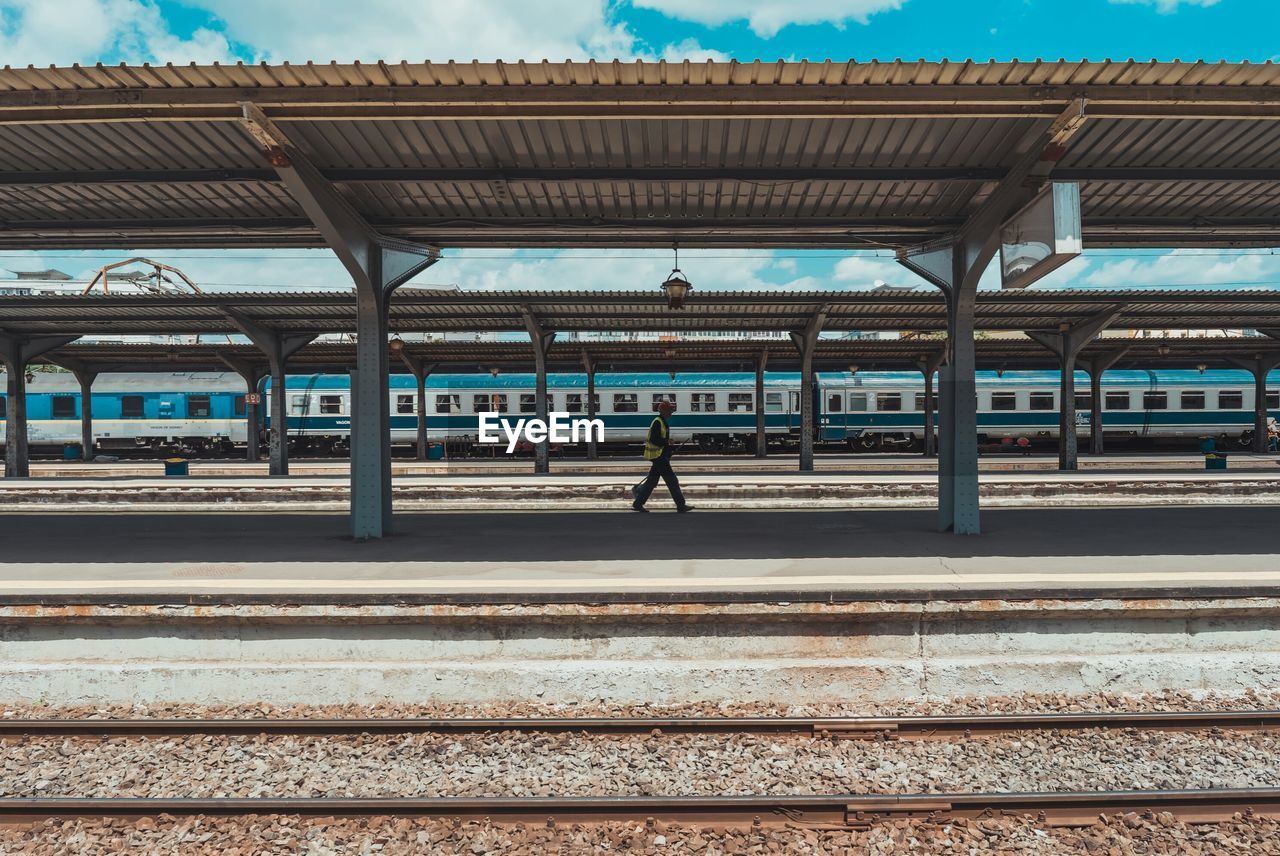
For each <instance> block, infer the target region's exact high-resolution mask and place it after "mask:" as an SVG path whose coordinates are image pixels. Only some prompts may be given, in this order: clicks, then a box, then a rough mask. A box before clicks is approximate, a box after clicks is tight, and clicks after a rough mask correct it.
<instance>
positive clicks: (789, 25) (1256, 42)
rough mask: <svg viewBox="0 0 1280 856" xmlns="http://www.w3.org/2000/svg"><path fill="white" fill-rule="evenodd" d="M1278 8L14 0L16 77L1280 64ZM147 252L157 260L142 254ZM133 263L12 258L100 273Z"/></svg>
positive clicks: (889, 0) (498, 283)
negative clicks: (826, 65) (963, 62)
mask: <svg viewBox="0 0 1280 856" xmlns="http://www.w3.org/2000/svg"><path fill="white" fill-rule="evenodd" d="M1278 25H1280V0H988V2H963V0H805V1H804V2H795V0H732V2H726V0H626V2H606V0H534V2H529V0H447V2H442V0H426V2H410V1H409V0H362V2H359V3H352V2H351V0H309V2H286V1H285V0H181V2H180V1H179V0H158V2H152V0H0V57H3V58H4V61H5V62H7V63H9V64H11V65H25V64H36V65H47V64H58V65H68V64H70V63H73V62H80V63H93V62H97V61H102V62H120V61H127V62H143V61H149V62H175V63H185V62H192V61H194V62H212V61H215V60H216V61H222V62H234V61H236V60H243V61H246V62H257V61H272V62H275V61H283V60H289V61H293V62H305V61H307V60H315V61H317V62H327V61H329V60H338V61H351V60H355V59H360V60H375V59H387V60H395V61H398V60H401V59H407V60H422V59H431V60H435V61H442V60H448V59H456V60H463V61H469V60H471V59H473V58H475V59H480V60H492V59H498V58H501V59H507V60H514V59H521V58H523V59H530V60H541V59H543V58H546V59H551V60H561V59H565V58H570V57H571V58H575V59H580V58H587V57H594V58H597V59H613V58H622V59H634V58H637V57H639V58H645V59H658V58H663V59H668V60H677V59H683V58H689V59H693V60H698V59H706V58H715V59H727V58H734V59H738V60H741V61H749V60H753V59H762V60H775V59H779V58H782V59H811V60H823V59H832V60H838V61H844V60H847V59H850V58H853V59H856V60H860V61H866V60H871V59H877V60H882V61H891V60H894V59H899V58H901V59H906V60H914V59H918V58H924V59H930V60H937V59H943V58H947V59H952V60H960V59H977V60H986V59H989V58H994V59H1002V60H1004V59H1012V58H1018V59H1022V60H1030V59H1036V58H1041V59H1046V60H1051V59H1054V60H1056V59H1058V58H1068V59H1081V58H1087V59H1104V58H1110V59H1128V58H1135V59H1139V60H1146V59H1152V58H1155V59H1161V60H1173V59H1181V60H1184V61H1194V60H1197V59H1204V60H1214V61H1216V60H1228V61H1241V60H1247V61H1250V62H1265V61H1277V60H1280V38H1277V35H1276V34H1277V33H1278V32H1280V26H1278ZM142 249H145V248H142ZM147 254H148V255H152V256H153V257H156V258H160V259H162V260H165V261H169V262H171V263H175V264H178V265H179V266H181V267H182V268H183V269H184V270H186V271H187V272H188V273H189V274H190V275H191V276H192V278H194V279H195V280H196V281H197V282H200V283H202V284H205V285H206V286H207V287H210V288H235V287H250V286H275V287H290V286H292V287H330V286H340V285H344V284H346V279H345V277H344V275H343V273H342V270H341V268H340V267H339V266H338V265H337V264H336V262H334V261H333V259H332V257H331V256H329V255H328V254H327V253H325V252H322V251H317V252H306V251H298V250H290V251H281V252H277V253H267V252H265V251H261V250H256V251H246V252H240V253H230V252H228V253H213V252H211V251H209V250H201V251H198V252H185V253H184V252H174V251H154V252H148V253H147ZM681 256H682V258H681V262H682V264H681V266H682V268H683V269H684V270H685V272H686V273H688V275H689V276H690V277H691V278H692V279H693V280H694V281H695V283H696V284H698V285H700V286H702V287H706V288H712V287H714V288H763V287H781V286H788V287H795V288H865V287H869V286H871V285H873V284H874V283H875V282H877V281H887V282H893V283H899V284H907V283H911V282H913V279H912V277H910V275H908V274H907V273H906V272H905V271H904V270H903V269H901V268H900V267H898V266H897V265H896V264H895V263H894V262H893V260H892V259H891V258H888V257H886V256H885V255H884V254H853V253H848V254H840V253H834V252H830V251H827V252H821V253H799V252H795V251H787V252H755V253H745V252H742V251H724V250H720V251H704V252H697V251H690V252H687V253H682V254H681ZM121 257H122V254H120V253H68V252H60V253H43V254H39V253H16V254H15V253H0V268H22V269H32V268H36V267H56V268H59V269H62V270H65V271H67V272H68V273H71V274H73V275H76V276H83V275H86V274H87V273H88V272H90V271H92V270H93V269H95V268H96V267H97V266H99V265H100V264H102V263H103V262H104V261H113V260H117V259H119V258H121ZM669 269H670V259H669V253H666V252H653V253H637V251H633V250H632V251H618V252H604V253H602V252H599V251H592V252H587V251H582V250H576V251H564V252H558V253H557V252H551V251H545V250H544V251H536V252H524V253H519V252H516V253H512V252H501V251H486V252H481V251H472V252H469V253H459V252H449V253H447V258H446V260H445V261H444V262H442V263H441V264H439V265H437V266H436V267H435V268H433V269H432V270H430V271H428V272H427V273H426V274H424V275H423V276H422V277H421V278H420V282H422V283H441V284H444V283H449V284H454V283H456V284H460V285H463V286H470V287H528V288H539V287H558V286H562V285H563V283H564V282H566V281H568V282H575V283H581V284H582V285H583V287H593V286H594V287H602V288H605V287H607V288H650V287H653V286H654V285H655V284H656V283H657V282H660V281H661V279H662V278H663V277H664V275H665V273H666V272H667V271H668V270H669ZM1277 284H1280V255H1277V254H1276V253H1274V252H1270V251H1265V250H1264V251H1258V250H1249V251H1242V252H1240V253H1229V252H1224V251H1218V250H1214V251H1181V252H1178V253H1153V252H1152V251H1150V250H1141V251H1132V252H1123V251H1116V252H1097V253H1086V255H1085V256H1084V257H1082V258H1080V259H1077V260H1076V261H1074V262H1072V263H1070V264H1069V265H1067V266H1066V267H1064V268H1062V269H1061V270H1060V271H1058V272H1056V273H1055V274H1054V275H1052V277H1051V278H1050V279H1049V280H1047V281H1045V282H1043V283H1041V284H1040V285H1038V286H1037V287H1061V286H1064V285H1071V286H1077V287H1087V288H1121V287H1128V286H1137V285H1149V286H1157V285H1158V286H1174V285H1178V286H1189V287H1196V286H1202V287H1272V286H1276V285H1277Z"/></svg>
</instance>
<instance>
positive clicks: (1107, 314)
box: [1027, 306, 1124, 471]
mask: <svg viewBox="0 0 1280 856" xmlns="http://www.w3.org/2000/svg"><path fill="white" fill-rule="evenodd" d="M1123 308H1124V307H1122V306H1113V307H1110V308H1109V309H1106V310H1104V311H1103V312H1100V313H1098V314H1097V315H1095V316H1094V317H1092V318H1090V319H1089V320H1088V321H1082V322H1080V323H1079V324H1075V325H1070V324H1060V325H1059V326H1058V332H1056V333H1048V332H1045V331H1043V330H1028V331H1027V336H1028V337H1029V338H1030V339H1032V340H1034V341H1036V342H1039V343H1040V344H1041V345H1043V346H1044V347H1046V348H1048V349H1049V350H1050V351H1053V353H1055V354H1056V355H1057V356H1058V371H1059V381H1058V469H1059V470H1063V471H1071V470H1078V469H1080V460H1079V453H1080V441H1079V438H1078V437H1077V434H1076V357H1077V356H1078V355H1079V353H1080V349H1081V348H1083V347H1084V346H1085V345H1087V344H1089V343H1090V342H1092V341H1093V339H1094V338H1095V337H1096V336H1097V335H1098V334H1099V333H1101V332H1102V331H1103V330H1105V329H1106V328H1107V326H1108V325H1109V324H1111V322H1112V321H1115V320H1116V318H1117V317H1118V316H1119V315H1120V311H1121V310H1122V309H1123Z"/></svg>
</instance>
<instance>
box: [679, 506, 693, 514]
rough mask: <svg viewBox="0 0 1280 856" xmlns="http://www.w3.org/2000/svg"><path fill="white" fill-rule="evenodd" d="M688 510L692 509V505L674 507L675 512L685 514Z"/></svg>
mask: <svg viewBox="0 0 1280 856" xmlns="http://www.w3.org/2000/svg"><path fill="white" fill-rule="evenodd" d="M690 511H693V506H692V505H688V504H685V505H682V506H680V507H679V508H677V509H676V513H677V514H687V513H688V512H690Z"/></svg>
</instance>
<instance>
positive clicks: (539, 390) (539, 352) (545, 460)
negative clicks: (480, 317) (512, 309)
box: [521, 306, 556, 473]
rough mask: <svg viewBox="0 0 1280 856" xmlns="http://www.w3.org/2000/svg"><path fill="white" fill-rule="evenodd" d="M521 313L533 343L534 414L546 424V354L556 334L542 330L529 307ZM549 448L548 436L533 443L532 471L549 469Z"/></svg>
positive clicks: (543, 471) (548, 470)
mask: <svg viewBox="0 0 1280 856" xmlns="http://www.w3.org/2000/svg"><path fill="white" fill-rule="evenodd" d="M521 314H522V315H523V316H524V326H525V330H527V331H528V333H529V341H530V342H531V343H532V344H533V370H534V391H533V408H534V415H535V416H536V417H537V418H538V420H539V421H540V422H542V424H543V425H546V424H547V421H548V414H547V355H548V354H549V353H550V351H551V343H552V342H554V341H555V340H556V334H555V331H554V330H544V329H543V328H542V325H541V324H540V323H539V322H538V319H537V318H535V317H534V315H533V313H532V312H531V311H530V310H529V307H527V306H526V307H524V309H523V310H522V312H521ZM550 450H551V438H550V437H543V438H542V440H541V441H540V442H538V443H535V444H534V447H533V471H534V472H535V473H546V472H550V471H551V461H550Z"/></svg>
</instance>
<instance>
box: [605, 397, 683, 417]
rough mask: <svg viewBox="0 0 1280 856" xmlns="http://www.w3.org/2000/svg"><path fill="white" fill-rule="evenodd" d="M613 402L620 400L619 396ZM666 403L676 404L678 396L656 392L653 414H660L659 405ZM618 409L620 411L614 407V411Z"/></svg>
mask: <svg viewBox="0 0 1280 856" xmlns="http://www.w3.org/2000/svg"><path fill="white" fill-rule="evenodd" d="M613 400H614V402H615V403H616V402H617V400H618V396H616V395H615V396H614V397H613ZM664 401H670V402H671V403H672V404H675V403H676V394H675V393H674V392H655V393H654V394H653V412H654V413H657V412H658V405H659V404H661V403H662V402H664ZM617 409H618V408H617V407H614V410H617Z"/></svg>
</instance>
